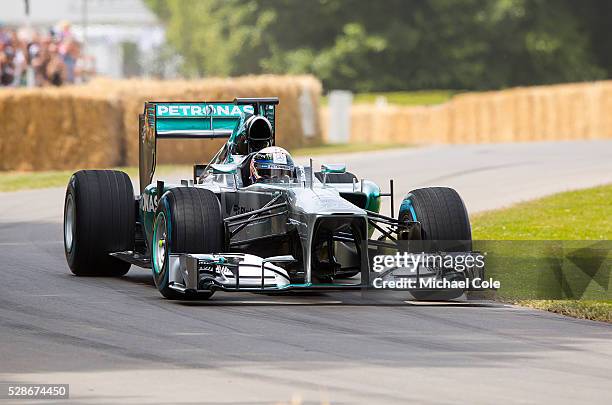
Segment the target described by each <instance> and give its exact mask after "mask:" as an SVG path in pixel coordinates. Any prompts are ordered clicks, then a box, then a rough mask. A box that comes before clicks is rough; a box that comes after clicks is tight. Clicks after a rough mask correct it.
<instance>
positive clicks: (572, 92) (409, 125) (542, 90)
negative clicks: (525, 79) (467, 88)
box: [320, 81, 612, 144]
mask: <svg viewBox="0 0 612 405" xmlns="http://www.w3.org/2000/svg"><path fill="white" fill-rule="evenodd" d="M320 116H321V119H320V120H321V123H322V128H323V133H324V139H327V137H328V135H327V133H326V132H327V130H328V119H329V116H328V112H327V110H326V109H325V108H323V109H322V111H321V114H320ZM599 138H612V81H601V82H591V83H573V84H561V85H553V86H536V87H524V88H514V89H508V90H501V91H491V92H482V93H464V94H460V95H457V96H455V97H453V98H452V99H451V100H450V101H448V102H446V103H444V104H439V105H433V106H415V107H408V106H398V105H386V106H385V105H383V106H377V105H366V104H355V105H353V107H352V108H351V134H350V141H351V142H364V143H400V144H427V143H485V142H525V141H559V140H578V139H599Z"/></svg>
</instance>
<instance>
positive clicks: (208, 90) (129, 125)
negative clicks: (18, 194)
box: [0, 76, 321, 170]
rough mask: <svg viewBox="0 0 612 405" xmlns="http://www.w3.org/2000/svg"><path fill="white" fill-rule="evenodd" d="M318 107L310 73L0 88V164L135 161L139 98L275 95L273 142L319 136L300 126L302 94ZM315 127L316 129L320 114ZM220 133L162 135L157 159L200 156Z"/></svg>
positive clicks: (36, 166)
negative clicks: (307, 134)
mask: <svg viewBox="0 0 612 405" xmlns="http://www.w3.org/2000/svg"><path fill="white" fill-rule="evenodd" d="M304 93H305V94H306V97H309V98H310V100H311V104H312V106H313V108H314V111H318V108H319V98H320V94H321V85H320V82H319V81H317V80H316V79H314V78H313V77H311V76H245V77H238V78H230V79H215V78H212V79H203V80H195V81H185V80H176V81H152V80H121V81H116V80H108V79H98V80H94V81H93V82H91V83H89V84H87V85H85V86H72V87H63V88H54V89H1V90H0V123H1V126H0V170H49V169H74V168H84V167H108V166H119V165H137V164H138V114H139V113H142V111H143V104H144V102H145V101H215V100H227V101H231V100H233V99H234V98H235V97H271V96H278V97H279V99H280V104H279V106H278V110H277V116H276V117H277V123H276V128H277V130H276V134H277V136H276V139H277V144H278V145H280V146H284V147H287V148H294V147H298V146H302V145H306V144H313V143H317V142H320V139H321V138H320V135H316V136H314V137H310V138H307V137H305V136H304V133H303V129H302V120H301V118H302V117H301V114H302V110H303V109H302V108H301V105H300V97H302V99H303V98H304ZM314 119H315V132H316V134H320V133H321V131H320V127H319V123H318V114H314ZM222 143H223V141H222V140H214V141H208V140H180V141H171V140H164V141H159V143H158V152H159V154H158V162H159V163H195V162H206V161H208V159H209V158H210V157H211V156H212V154H213V153H214V152H216V151H217V149H218V148H219V146H220V145H221V144H222Z"/></svg>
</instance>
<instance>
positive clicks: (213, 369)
mask: <svg viewBox="0 0 612 405" xmlns="http://www.w3.org/2000/svg"><path fill="white" fill-rule="evenodd" d="M379 158H382V159H379ZM329 159H337V157H332V158H329ZM317 160H318V161H321V160H323V159H319V158H317ZM344 160H346V161H347V163H348V165H349V168H353V170H354V171H355V172H357V173H358V175H359V176H360V177H361V176H363V177H368V178H373V179H374V180H378V181H384V180H385V177H387V176H393V177H394V178H395V179H396V191H397V193H396V194H397V196H398V197H397V198H398V200H397V201H399V198H400V196H401V194H402V192H403V191H407V190H408V189H410V188H414V187H419V186H425V185H433V184H436V185H449V186H453V187H455V188H457V189H458V191H459V192H460V194H462V195H463V196H464V198H465V201H466V203H467V205H468V207H469V209H470V211H477V210H482V209H490V208H496V207H499V206H503V205H506V204H509V203H512V202H515V201H519V200H521V199H527V198H532V197H536V196H539V195H543V194H548V193H551V192H555V191H561V190H564V189H572V188H579V187H586V186H591V185H595V184H600V183H606V182H608V183H609V182H612V142H571V143H570V142H568V143H554V144H553V143H551V144H545V143H542V144H509V145H478V146H454V147H431V148H420V149H413V150H400V151H385V152H374V153H371V154H368V155H364V154H359V155H353V156H350V157H347V158H346V159H344ZM328 161H329V160H328ZM329 162H331V161H329ZM415 166H416V168H417V169H418V170H413V168H414V167H415ZM400 190H401V191H400ZM63 193H64V190H63V189H47V190H34V191H25V192H17V193H3V194H0V257H1V259H2V260H1V261H0V263H1V264H0V271H1V273H0V274H2V283H1V284H0V382H1V381H20V382H37V383H69V384H70V393H71V398H72V399H73V401H74V402H75V403H85V404H99V403H100V404H101V403H152V404H156V403H203V402H210V403H220V404H240V403H257V404H259V403H261V404H268V403H291V404H299V403H309V404H315V403H316V404H318V403H333V404H354V403H364V404H365V403H368V404H379V403H398V404H406V403H426V404H429V403H431V404H447V403H448V404H450V403H453V404H455V403H470V404H491V403H520V404H541V403H553V404H566V403H567V404H576V403H589V404H598V403H599V404H609V403H612V384H610V381H611V380H610V376H611V375H612V325H610V324H603V323H597V322H590V321H581V320H575V319H570V318H565V317H562V316H557V315H554V314H550V313H546V312H540V311H535V310H529V309H523V308H518V307H513V306H508V305H502V304H497V303H492V302H468V303H454V304H427V305H422V304H418V305H417V304H414V303H406V302H404V299H405V297H404V296H402V295H401V294H400V295H397V294H385V295H384V296H379V297H378V298H371V299H369V300H365V301H364V300H362V299H360V296H359V294H358V293H356V294H321V295H298V296H281V297H269V296H259V295H248V294H240V295H231V294H225V295H223V294H217V295H216V296H215V297H214V299H213V300H211V301H208V302H172V301H166V300H163V299H162V298H161V297H160V296H159V294H158V293H157V291H156V290H155V288H154V287H152V280H151V278H150V274H149V271H146V270H142V269H138V268H135V267H133V268H132V270H131V271H130V273H128V275H127V276H125V277H122V278H119V279H103V278H77V277H75V276H72V275H71V274H70V272H69V270H68V268H67V265H66V261H65V258H64V254H63V250H62V242H61V239H62V236H61V212H62V205H63ZM396 204H399V202H398V203H396ZM396 207H397V205H396ZM26 402H27V401H19V402H17V401H16V402H15V403H22V404H23V403H26ZM2 403H7V401H2V400H0V404H2ZM35 403H45V402H40V401H39V402H35Z"/></svg>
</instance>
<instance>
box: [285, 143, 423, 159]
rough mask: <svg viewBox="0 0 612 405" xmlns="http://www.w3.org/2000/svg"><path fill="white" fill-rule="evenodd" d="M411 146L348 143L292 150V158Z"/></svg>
mask: <svg viewBox="0 0 612 405" xmlns="http://www.w3.org/2000/svg"><path fill="white" fill-rule="evenodd" d="M410 146H411V145H402V144H394V143H382V144H366V143H346V144H334V143H330V144H325V145H320V146H310V147H305V148H295V149H291V150H290V152H291V155H292V156H316V155H327V154H336V153H355V152H371V151H375V150H385V149H399V148H408V147H410Z"/></svg>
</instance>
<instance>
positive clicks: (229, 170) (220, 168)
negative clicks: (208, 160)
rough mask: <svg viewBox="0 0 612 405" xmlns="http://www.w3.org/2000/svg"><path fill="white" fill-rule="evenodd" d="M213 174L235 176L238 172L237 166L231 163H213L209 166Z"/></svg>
mask: <svg viewBox="0 0 612 405" xmlns="http://www.w3.org/2000/svg"><path fill="white" fill-rule="evenodd" d="M210 167H211V168H212V172H213V174H236V173H237V172H238V166H236V165H235V164H233V163H225V164H222V163H215V164H212V165H210Z"/></svg>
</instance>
